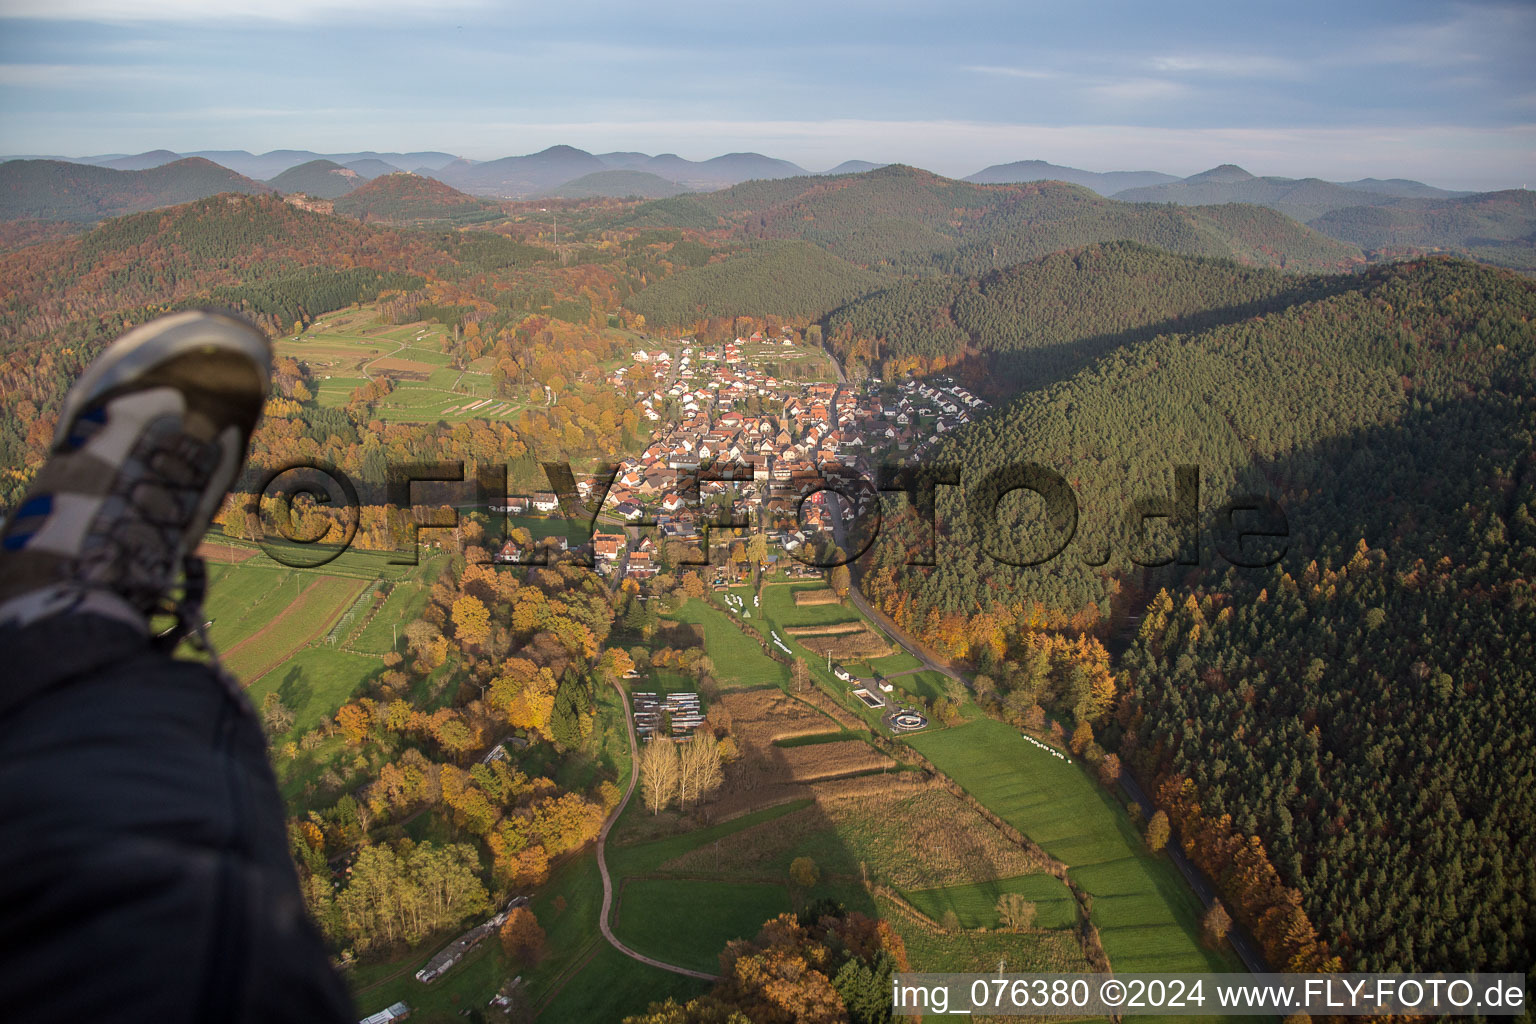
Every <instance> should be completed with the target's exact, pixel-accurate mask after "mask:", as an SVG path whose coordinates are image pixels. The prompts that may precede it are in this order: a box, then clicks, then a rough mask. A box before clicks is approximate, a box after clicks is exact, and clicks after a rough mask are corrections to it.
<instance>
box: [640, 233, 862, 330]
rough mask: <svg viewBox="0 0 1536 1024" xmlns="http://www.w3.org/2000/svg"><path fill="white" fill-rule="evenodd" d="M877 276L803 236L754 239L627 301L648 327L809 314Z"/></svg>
mask: <svg viewBox="0 0 1536 1024" xmlns="http://www.w3.org/2000/svg"><path fill="white" fill-rule="evenodd" d="M881 283H882V278H880V277H879V276H877V275H876V274H874V273H872V272H870V271H867V270H864V269H862V268H860V267H857V266H854V265H853V264H852V263H849V262H848V261H846V260H842V259H839V258H838V257H836V256H834V255H832V254H831V253H829V252H826V251H825V250H823V249H819V248H817V247H816V246H814V245H810V244H808V243H806V242H796V241H772V242H756V243H753V244H752V245H750V246H748V247H746V249H745V251H743V252H741V253H737V254H733V255H732V256H731V257H730V258H728V259H727V260H725V261H724V262H719V263H709V264H706V265H704V266H700V267H694V268H691V269H687V270H684V271H682V272H681V273H678V274H674V275H673V276H671V277H666V278H663V279H662V280H660V281H658V282H656V283H655V284H653V285H651V286H650V287H649V288H646V289H645V290H644V291H642V292H641V293H640V294H638V295H636V296H635V297H633V298H632V299H630V300H629V302H628V303H627V305H628V307H629V308H630V309H631V310H633V311H634V312H636V313H640V314H642V315H643V316H644V317H645V319H646V322H647V323H648V324H650V325H652V326H653V327H686V326H688V325H690V324H694V323H697V322H699V321H702V320H706V319H709V318H711V317H734V316H786V317H790V318H798V319H804V320H809V319H814V318H816V317H820V316H821V315H823V314H825V313H826V312H827V311H828V310H832V309H835V308H837V307H838V306H841V305H843V304H844V303H847V302H851V301H852V300H853V299H855V298H857V297H858V296H860V295H863V294H865V293H867V292H869V291H871V290H872V289H875V288H878V287H879V286H880V285H881Z"/></svg>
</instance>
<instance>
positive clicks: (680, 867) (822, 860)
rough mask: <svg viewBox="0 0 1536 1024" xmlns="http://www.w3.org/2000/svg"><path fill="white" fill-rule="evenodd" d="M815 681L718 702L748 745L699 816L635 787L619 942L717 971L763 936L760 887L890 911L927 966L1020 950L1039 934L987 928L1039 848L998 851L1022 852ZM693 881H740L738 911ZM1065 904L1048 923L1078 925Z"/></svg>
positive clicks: (854, 908) (735, 886)
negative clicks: (806, 688) (650, 802)
mask: <svg viewBox="0 0 1536 1024" xmlns="http://www.w3.org/2000/svg"><path fill="white" fill-rule="evenodd" d="M811 693H812V694H813V695H814V697H813V699H814V702H815V705H816V706H814V707H813V706H812V705H811V704H809V703H807V702H806V701H803V700H801V699H799V698H798V697H796V696H794V695H790V694H786V693H785V692H784V691H782V690H779V689H778V688H776V687H775V688H759V689H752V690H734V691H725V692H722V693H719V694H717V696H716V701H717V702H718V706H721V707H725V708H727V709H728V710H729V711H730V726H731V732H730V734H731V736H732V737H733V740H734V741H735V742H736V744H737V746H738V748H739V756H738V757H737V758H736V759H735V760H734V761H733V762H731V763H730V764H729V765H727V767H726V778H725V781H724V783H723V784H722V786H721V788H720V790H719V791H718V792H717V793H716V794H715V795H713V796H712V797H711V798H708V799H706V800H705V801H703V802H702V803H700V804H698V805H697V806H695V807H693V808H690V809H689V810H688V811H687V812H686V813H684V814H680V813H678V812H677V811H676V810H668V811H664V812H662V813H661V814H653V813H651V812H649V811H648V810H646V809H645V808H644V807H643V806H642V805H641V802H642V793H641V791H640V790H639V789H638V788H637V790H636V795H635V797H634V798H633V800H632V802H631V806H630V808H629V809H627V810H626V812H625V814H624V816H623V818H622V819H621V821H620V822H619V824H618V826H617V827H616V828H615V831H614V834H613V838H612V840H611V842H610V845H609V849H608V861H609V866H610V870H612V871H613V873H614V877H615V886H616V894H615V895H616V901H615V912H614V918H613V920H614V924H615V931H616V933H617V934H618V935H619V936H620V938H622V939H624V940H625V941H626V942H629V943H630V944H631V945H633V946H634V948H636V949H637V950H639V951H641V952H644V953H648V954H650V955H654V956H657V957H659V958H662V959H669V960H670V961H671V962H674V963H680V964H681V965H683V966H689V967H702V968H706V969H710V970H716V969H718V966H717V964H716V962H715V960H716V955H717V954H718V953H719V951H720V949H721V948H723V946H724V944H725V942H726V941H729V940H730V939H732V938H744V939H751V938H753V937H754V936H755V935H756V934H757V932H758V930H759V929H760V927H761V925H762V924H763V921H762V920H759V919H758V918H760V917H762V916H763V915H762V914H761V913H757V914H754V913H753V911H754V909H759V910H760V908H761V907H762V906H763V900H762V888H761V887H764V886H773V887H778V888H779V890H780V892H781V893H782V896H781V897H780V898H779V899H780V906H781V907H782V909H783V910H787V911H789V912H792V913H801V912H804V911H806V910H807V909H808V908H813V907H815V905H816V904H818V902H821V901H832V902H834V903H837V904H841V905H842V906H843V907H844V908H845V909H846V910H847V911H849V912H858V913H862V914H865V915H867V916H869V917H872V918H876V919H884V920H889V921H890V923H891V924H892V925H893V926H894V927H895V928H896V930H897V931H898V932H899V933H901V934H902V935H903V938H904V939H905V940H906V942H907V946H908V951H909V955H910V956H911V958H912V966H913V968H914V969H924V968H926V969H932V970H940V969H943V970H970V969H975V970H984V969H990V968H992V967H995V966H996V961H997V952H998V948H999V943H1000V942H1002V943H1007V944H1008V945H1011V946H1013V947H1014V948H1016V949H1018V950H1020V951H1023V950H1025V949H1026V948H1028V946H1029V944H1031V943H1033V942H1035V941H1037V940H1035V939H1032V938H1031V936H1030V935H1028V934H1022V935H1018V936H1013V935H1009V936H1007V937H1006V938H1000V937H999V936H998V935H997V934H996V933H995V932H979V931H976V930H974V929H975V928H976V927H977V926H983V927H990V926H992V925H993V924H995V914H994V913H993V912H992V910H991V907H992V904H994V903H995V902H996V899H997V896H998V895H1000V894H1001V893H1002V892H1004V891H1005V890H1008V891H1011V890H1014V889H1018V888H1020V886H1018V885H1017V884H1014V885H1011V886H1010V885H1004V884H1002V881H1001V880H1002V879H1008V878H1017V877H1018V876H1021V875H1025V874H1033V873H1037V872H1040V871H1041V866H1040V865H1038V864H1035V863H1033V862H1029V863H1026V862H1027V861H1029V860H1030V857H1031V856H1033V854H1030V855H1026V854H1025V853H1023V852H1022V851H1018V852H1015V854H1014V855H1013V856H1012V857H1010V858H1008V860H1007V862H1006V863H999V861H998V859H997V858H996V856H995V853H996V851H997V850H999V849H1003V848H1008V849H1012V847H1011V845H1010V844H1011V841H1010V840H1008V839H1006V838H1005V837H1003V836H1002V835H1001V834H1000V833H999V834H997V835H996V837H995V838H993V839H989V840H988V841H987V842H978V841H976V837H975V835H974V834H971V835H967V834H966V831H967V830H974V829H976V828H978V827H979V828H982V829H990V828H991V826H990V825H987V824H986V823H984V822H982V821H981V820H980V819H975V818H974V817H973V815H974V812H970V811H969V810H968V809H966V808H963V807H962V808H959V811H958V813H956V810H955V809H956V807H957V804H956V803H955V802H954V801H955V798H954V797H953V796H952V795H951V794H949V792H948V791H947V790H945V789H944V788H943V787H942V786H941V785H940V783H939V782H938V781H937V780H936V779H934V778H932V777H931V776H930V775H929V774H928V773H927V772H925V771H924V770H922V769H921V768H919V767H917V766H916V765H914V764H911V763H907V764H903V763H902V762H900V761H898V760H896V759H893V758H890V757H889V756H888V755H887V754H886V751H887V750H892V751H897V752H898V753H899V752H900V751H902V750H905V749H906V748H904V747H898V746H897V745H895V744H892V743H890V742H889V741H886V742H884V743H882V744H881V746H882V747H884V748H885V749H884V750H878V749H876V748H874V747H872V746H871V745H870V744H869V743H867V742H865V740H862V739H860V738H858V737H859V736H863V737H870V736H871V733H870V730H869V727H868V726H867V724H865V723H864V722H863V721H862V720H861V719H858V718H857V717H856V716H854V715H853V714H852V713H850V712H848V711H846V710H843V709H838V708H837V706H836V703H835V701H833V700H832V699H831V698H830V697H828V696H827V695H826V694H825V693H824V692H822V691H819V690H815V689H813V690H812V691H811ZM712 706H714V705H712ZM839 712H840V713H839ZM776 720H778V721H781V722H782V725H776ZM829 736H839V737H843V738H841V739H837V740H831V741H826V740H825V738H826V737H829ZM812 737H814V738H812ZM911 756H914V757H915V756H916V755H911ZM989 835H990V833H989ZM798 858H809V859H810V861H811V862H812V863H813V864H814V865H815V868H816V872H817V875H818V879H817V881H816V882H815V884H813V885H810V886H805V885H803V884H797V883H796V882H795V881H793V880H792V879H791V866H792V865H793V864H794V863H795V861H796V860H797V859H798ZM621 879H622V881H621ZM967 883H971V884H969V885H968V884H967ZM975 883H980V884H979V885H976V884H975ZM722 885H724V886H729V887H731V888H729V889H722V888H721V886H722ZM957 886H966V891H964V893H963V899H962V898H961V897H959V896H957V897H956V898H955V899H954V900H951V899H949V898H948V895H949V894H948V892H947V890H949V889H952V888H954V887H957ZM690 887H694V888H697V889H698V890H701V891H706V892H708V893H710V894H712V895H713V896H724V895H725V894H726V893H728V892H731V891H734V892H736V893H738V894H740V896H741V899H740V910H739V912H733V911H732V910H731V909H729V908H724V907H720V906H701V905H698V904H697V903H696V902H695V901H694V900H693V899H692V898H690V893H689V888H690ZM994 890H995V891H994ZM913 893H918V894H922V899H923V903H924V906H925V907H926V908H927V910H928V911H931V912H932V913H934V914H937V915H939V917H940V918H943V917H944V916H945V915H944V913H943V911H944V910H945V909H950V908H951V907H953V908H955V909H957V910H958V912H959V913H960V914H963V915H965V917H966V919H967V924H966V925H965V926H962V925H961V924H960V923H959V922H958V921H957V920H955V919H953V918H951V919H950V920H949V921H948V922H944V921H941V920H936V919H935V918H934V917H931V916H929V914H928V913H927V912H925V911H924V910H922V909H919V908H918V907H917V906H915V905H914V904H913V902H912V901H911V900H909V899H908V896H909V895H910V894H913ZM978 901H980V903H981V904H984V905H981V906H978ZM641 914H644V915H646V917H645V918H642V917H641V916H640V915H641ZM1059 916H1060V913H1059V908H1052V913H1051V914H1050V915H1048V917H1049V919H1050V920H1049V922H1047V921H1046V920H1042V924H1043V925H1046V924H1049V925H1050V926H1052V927H1055V928H1061V927H1066V928H1071V929H1075V928H1076V926H1077V923H1078V922H1077V920H1076V915H1075V904H1073V907H1072V911H1069V917H1070V918H1071V919H1070V920H1067V921H1064V922H1060V921H1057V920H1056V918H1057V917H1059ZM946 923H947V925H948V927H946V926H945V925H946ZM1077 941H1078V940H1077V938H1076V935H1074V936H1073V939H1072V942H1073V943H1076V942H1077ZM705 946H708V947H710V952H709V954H708V955H709V959H708V961H707V962H706V961H705V960H704V956H705V953H704V947H705ZM669 954H670V956H669ZM685 956H691V957H692V959H682V958H683V957H685ZM1020 957H1021V958H1022V957H1023V953H1022V952H1021V953H1020ZM1009 959H1010V960H1011V961H1012V960H1014V957H1012V956H1009Z"/></svg>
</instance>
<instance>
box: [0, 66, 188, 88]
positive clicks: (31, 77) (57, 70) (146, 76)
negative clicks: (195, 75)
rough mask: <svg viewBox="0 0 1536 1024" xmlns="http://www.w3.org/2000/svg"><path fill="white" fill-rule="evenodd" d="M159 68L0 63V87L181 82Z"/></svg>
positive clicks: (182, 76)
mask: <svg viewBox="0 0 1536 1024" xmlns="http://www.w3.org/2000/svg"><path fill="white" fill-rule="evenodd" d="M187 77H188V76H186V75H177V74H175V73H173V72H170V71H167V70H166V69H164V68H159V67H143V66H138V65H128V64H119V65H112V64H0V86H12V87H16V88H32V89H67V88H71V87H82V88H83V87H96V86H102V85H118V86H122V85H146V84H156V85H158V84H163V83H165V82H173V81H183V80H185V79H186V78H187Z"/></svg>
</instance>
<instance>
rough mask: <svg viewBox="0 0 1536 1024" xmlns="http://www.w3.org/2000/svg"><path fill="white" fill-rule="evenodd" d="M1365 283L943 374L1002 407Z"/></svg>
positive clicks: (974, 363) (1310, 286)
mask: <svg viewBox="0 0 1536 1024" xmlns="http://www.w3.org/2000/svg"><path fill="white" fill-rule="evenodd" d="M1370 281H1371V279H1370V278H1369V277H1367V276H1364V275H1361V276H1358V277H1351V276H1347V275H1339V276H1330V277H1324V278H1302V279H1298V281H1297V283H1296V286H1295V287H1294V288H1291V289H1288V290H1286V291H1285V292H1282V293H1281V294H1279V295H1274V296H1271V297H1269V298H1266V299H1258V300H1254V301H1252V302H1240V303H1234V304H1231V305H1227V306H1219V307H1216V308H1213V309H1209V310H1202V311H1200V312H1198V313H1192V314H1190V315H1188V316H1181V317H1172V318H1169V319H1164V320H1159V321H1156V322H1154V323H1149V324H1145V325H1143V326H1140V327H1131V328H1127V329H1126V330H1123V331H1114V332H1110V333H1105V334H1095V335H1090V336H1087V337H1083V338H1078V339H1076V340H1073V341H1068V342H1062V343H1059V344H1054V345H1044V346H1041V347H1038V348H1026V349H1013V350H1007V351H993V352H983V353H978V354H975V355H971V356H968V357H967V358H966V359H964V360H962V361H961V362H960V363H957V364H952V365H951V366H950V367H948V368H947V369H946V370H945V371H944V372H945V373H946V374H947V375H952V376H954V377H956V378H957V379H964V380H968V381H971V382H973V384H974V385H975V387H976V388H977V390H978V391H979V393H980V394H982V395H983V396H984V397H986V398H988V399H990V400H992V401H1002V400H1006V399H1011V398H1014V397H1016V396H1018V395H1022V394H1026V393H1028V392H1030V391H1038V390H1041V389H1043V388H1046V387H1049V386H1050V385H1052V384H1055V383H1058V382H1060V381H1064V380H1066V379H1068V378H1070V377H1071V376H1072V375H1073V374H1075V373H1078V372H1079V371H1081V370H1083V369H1085V368H1087V367H1088V366H1090V365H1091V364H1092V363H1093V362H1094V361H1095V360H1097V359H1099V358H1100V357H1102V356H1105V355H1107V354H1109V353H1111V352H1114V351H1115V350H1116V349H1118V348H1121V347H1122V346H1125V345H1134V344H1139V343H1141V342H1145V341H1150V340H1151V339H1153V338H1155V337H1157V336H1158V335H1160V334H1189V333H1196V332H1201V331H1208V330H1213V329H1215V328H1218V327H1224V326H1227V325H1229V324H1235V323H1240V322H1242V321H1244V320H1247V319H1250V318H1251V317H1256V316H1262V315H1264V314H1267V313H1274V312H1278V311H1280V310H1283V309H1286V308H1287V307H1290V306H1294V305H1297V304H1299V303H1304V302H1313V301H1316V300H1318V299H1326V298H1329V297H1332V296H1335V295H1340V294H1343V293H1344V292H1349V291H1360V290H1362V289H1364V288H1366V287H1368V286H1369V284H1370Z"/></svg>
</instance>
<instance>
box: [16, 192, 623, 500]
mask: <svg viewBox="0 0 1536 1024" xmlns="http://www.w3.org/2000/svg"><path fill="white" fill-rule="evenodd" d="M552 262H553V261H552V259H551V258H550V255H549V254H548V253H547V252H546V251H545V250H542V249H538V248H535V247H532V246H528V245H525V244H523V243H520V242H517V241H515V240H513V239H510V238H506V237H503V236H501V235H497V234H493V233H490V232H438V233H428V232H421V231H398V230H393V229H388V228H380V227H375V226H370V225H365V224H360V223H358V222H356V221H353V220H348V219H346V218H342V217H332V216H326V215H323V214H318V213H312V212H309V211H306V210H301V209H298V208H296V207H294V206H292V205H289V204H287V203H284V202H283V201H282V200H281V199H278V198H276V197H274V196H242V195H220V196H214V197H212V198H209V199H203V200H199V201H197V202H194V203H189V204H186V205H184V206H180V207H176V208H174V209H170V210H160V211H152V212H149V213H141V214H134V215H132V216H128V217H122V218H118V219H115V220H111V221H108V222H106V223H105V224H102V225H101V226H99V227H97V228H96V229H94V230H92V231H90V232H88V233H86V234H84V235H81V236H78V237H75V238H70V239H66V240H63V241H57V242H48V243H43V244H40V245H34V246H31V247H29V248H27V249H25V250H22V251H19V252H14V253H7V254H4V255H0V280H3V281H5V282H6V296H5V302H4V304H3V305H0V346H3V347H0V380H4V381H5V386H4V387H3V388H0V414H3V415H0V465H4V466H6V467H10V468H11V469H13V470H14V472H11V473H9V474H8V475H7V476H6V477H5V478H4V480H3V482H0V506H4V505H5V504H7V503H8V502H9V501H11V500H14V498H15V497H16V495H17V493H18V489H19V488H20V486H21V485H22V484H23V483H24V482H25V480H26V475H25V472H24V471H25V470H26V469H29V468H31V467H35V466H36V465H37V464H38V463H39V462H40V460H41V458H42V456H43V454H44V453H45V452H46V449H47V443H48V432H49V430H50V429H51V426H50V424H51V416H52V413H53V412H54V410H56V409H57V407H58V404H59V401H60V399H61V397H62V395H63V393H64V390H65V389H66V388H67V387H68V385H69V383H70V382H72V381H73V380H74V379H76V378H77V377H78V376H79V374H80V373H81V371H82V370H83V369H84V367H85V366H86V364H87V363H89V362H90V360H91V359H92V358H93V357H94V356H95V355H96V353H97V352H99V351H100V349H101V347H102V346H103V345H105V344H106V342H107V341H108V340H109V339H110V338H112V337H114V336H115V335H116V334H117V333H118V332H120V331H121V330H122V329H123V328H124V327H126V326H128V325H131V324H135V323H142V322H143V321H144V320H146V319H148V318H150V317H151V316H154V315H156V314H158V313H161V312H165V311H168V310H172V309H177V308H183V307H187V306H194V305H210V304H211V305H217V306H222V307H227V308H234V309H238V310H240V311H242V312H244V313H246V314H247V315H249V316H251V317H253V318H254V319H256V320H257V321H258V322H260V323H262V324H263V325H265V326H266V328H267V329H268V330H269V331H271V332H272V333H274V334H282V333H287V332H288V331H290V330H291V329H292V326H293V324H294V323H295V322H296V321H298V322H301V323H306V324H307V323H308V322H309V321H310V320H311V319H312V318H313V317H315V316H317V315H319V314H321V313H325V312H329V311H331V310H335V309H340V308H343V307H346V306H349V305H351V304H353V303H358V302H369V301H373V300H374V299H376V298H379V297H380V296H381V295H382V294H385V293H395V294H396V296H397V297H396V298H395V299H393V300H392V301H393V302H394V303H395V304H396V306H398V312H399V315H401V316H403V317H405V318H407V319H414V318H415V317H416V316H417V315H418V313H419V311H420V309H421V308H422V307H423V306H424V305H425V306H426V307H427V308H429V309H430V310H431V311H432V312H433V313H436V314H441V315H443V316H446V317H453V316H459V317H462V316H463V315H464V312H465V310H474V311H475V312H476V315H477V316H478V317H479V318H480V319H481V320H483V321H484V322H485V324H486V327H487V333H488V334H490V333H492V332H493V331H494V330H496V329H498V328H499V327H501V326H505V325H507V324H510V323H515V322H517V321H518V320H520V319H521V318H522V317H523V316H524V315H526V312H527V311H528V308H529V307H530V306H533V307H537V306H541V305H548V304H550V303H551V302H552V298H551V295H550V292H549V291H548V289H549V288H550V287H553V286H556V285H557V284H558V282H555V281H553V280H552V275H553V274H555V273H558V272H557V271H554V270H551V269H548V268H550V267H551V265H552ZM514 273H515V274H521V275H524V277H525V278H526V279H525V280H523V281H522V282H521V283H520V287H518V288H512V289H508V288H496V287H494V286H493V285H490V284H485V283H484V279H485V278H486V277H487V276H491V275H499V276H502V277H505V276H507V275H511V274H514ZM567 273H570V274H577V273H581V274H583V275H585V276H583V277H582V279H581V280H582V283H583V284H584V285H585V286H586V287H588V288H595V289H598V290H599V291H598V294H600V295H602V296H604V299H603V300H602V301H606V302H609V303H616V301H617V299H616V297H614V296H612V295H610V294H609V291H608V290H609V289H612V288H615V287H620V286H621V285H619V284H618V283H617V282H616V281H615V280H614V278H613V275H611V274H610V275H606V276H598V275H593V274H591V272H590V271H574V270H573V271H568V272H567ZM572 287H574V286H572ZM622 287H625V288H626V291H627V286H622ZM482 296H490V298H489V299H488V298H483V297H482ZM493 299H494V301H495V302H500V303H502V304H503V306H505V308H502V307H501V306H497V305H495V304H494V302H493V301H492V300H493ZM477 303H478V305H477ZM583 310H584V312H585V313H586V314H587V315H588V316H589V315H590V310H589V309H586V307H585V306H584V307H583ZM572 316H577V317H578V318H579V315H578V314H575V313H573V314H572ZM581 355H582V354H581V353H579V352H577V353H574V354H573V358H574V357H576V356H581Z"/></svg>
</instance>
